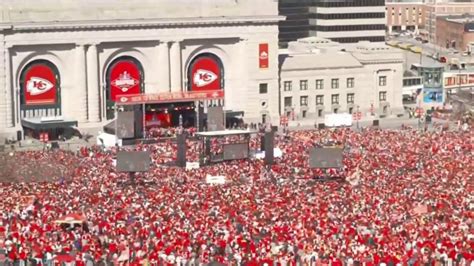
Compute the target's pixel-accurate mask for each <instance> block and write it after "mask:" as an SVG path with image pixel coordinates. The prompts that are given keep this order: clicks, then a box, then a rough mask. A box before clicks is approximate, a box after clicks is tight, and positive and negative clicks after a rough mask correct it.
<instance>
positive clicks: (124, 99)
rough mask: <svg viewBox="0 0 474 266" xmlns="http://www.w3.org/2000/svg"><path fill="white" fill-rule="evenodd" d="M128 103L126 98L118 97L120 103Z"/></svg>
mask: <svg viewBox="0 0 474 266" xmlns="http://www.w3.org/2000/svg"><path fill="white" fill-rule="evenodd" d="M127 101H128V98H127V97H120V102H123V103H124V102H127Z"/></svg>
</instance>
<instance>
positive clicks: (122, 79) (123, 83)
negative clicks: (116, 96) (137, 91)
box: [112, 71, 138, 92]
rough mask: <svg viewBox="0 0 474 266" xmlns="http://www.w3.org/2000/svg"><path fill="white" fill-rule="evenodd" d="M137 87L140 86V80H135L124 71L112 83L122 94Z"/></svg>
mask: <svg viewBox="0 0 474 266" xmlns="http://www.w3.org/2000/svg"><path fill="white" fill-rule="evenodd" d="M136 85H138V80H136V79H134V78H133V77H132V76H131V75H130V74H129V73H128V72H127V71H124V72H123V73H122V74H120V75H119V77H118V78H117V79H114V80H113V81H112V86H115V87H117V88H119V89H120V90H121V91H122V92H127V91H128V90H129V89H130V88H131V87H134V86H136Z"/></svg>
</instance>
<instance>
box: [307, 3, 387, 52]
mask: <svg viewBox="0 0 474 266" xmlns="http://www.w3.org/2000/svg"><path fill="white" fill-rule="evenodd" d="M309 12H310V34H309V35H310V36H317V37H320V38H326V39H330V40H332V41H335V42H340V43H357V42H359V41H371V42H383V41H385V25H386V20H385V0H346V1H339V0H319V1H313V3H312V5H311V7H310V8H309Z"/></svg>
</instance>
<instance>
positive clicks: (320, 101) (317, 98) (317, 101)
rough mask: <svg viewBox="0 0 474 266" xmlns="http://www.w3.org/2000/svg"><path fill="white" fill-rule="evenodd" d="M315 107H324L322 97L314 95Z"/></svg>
mask: <svg viewBox="0 0 474 266" xmlns="http://www.w3.org/2000/svg"><path fill="white" fill-rule="evenodd" d="M316 105H324V95H316Z"/></svg>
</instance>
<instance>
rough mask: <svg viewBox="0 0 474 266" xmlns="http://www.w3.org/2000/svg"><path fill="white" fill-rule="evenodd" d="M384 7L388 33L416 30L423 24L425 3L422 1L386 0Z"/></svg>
mask: <svg viewBox="0 0 474 266" xmlns="http://www.w3.org/2000/svg"><path fill="white" fill-rule="evenodd" d="M385 8H386V15H385V16H386V17H387V30H388V32H389V33H391V32H392V31H404V30H411V31H418V29H420V28H423V26H424V25H425V4H424V3H423V2H422V1H412V2H387V3H386V6H385Z"/></svg>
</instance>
